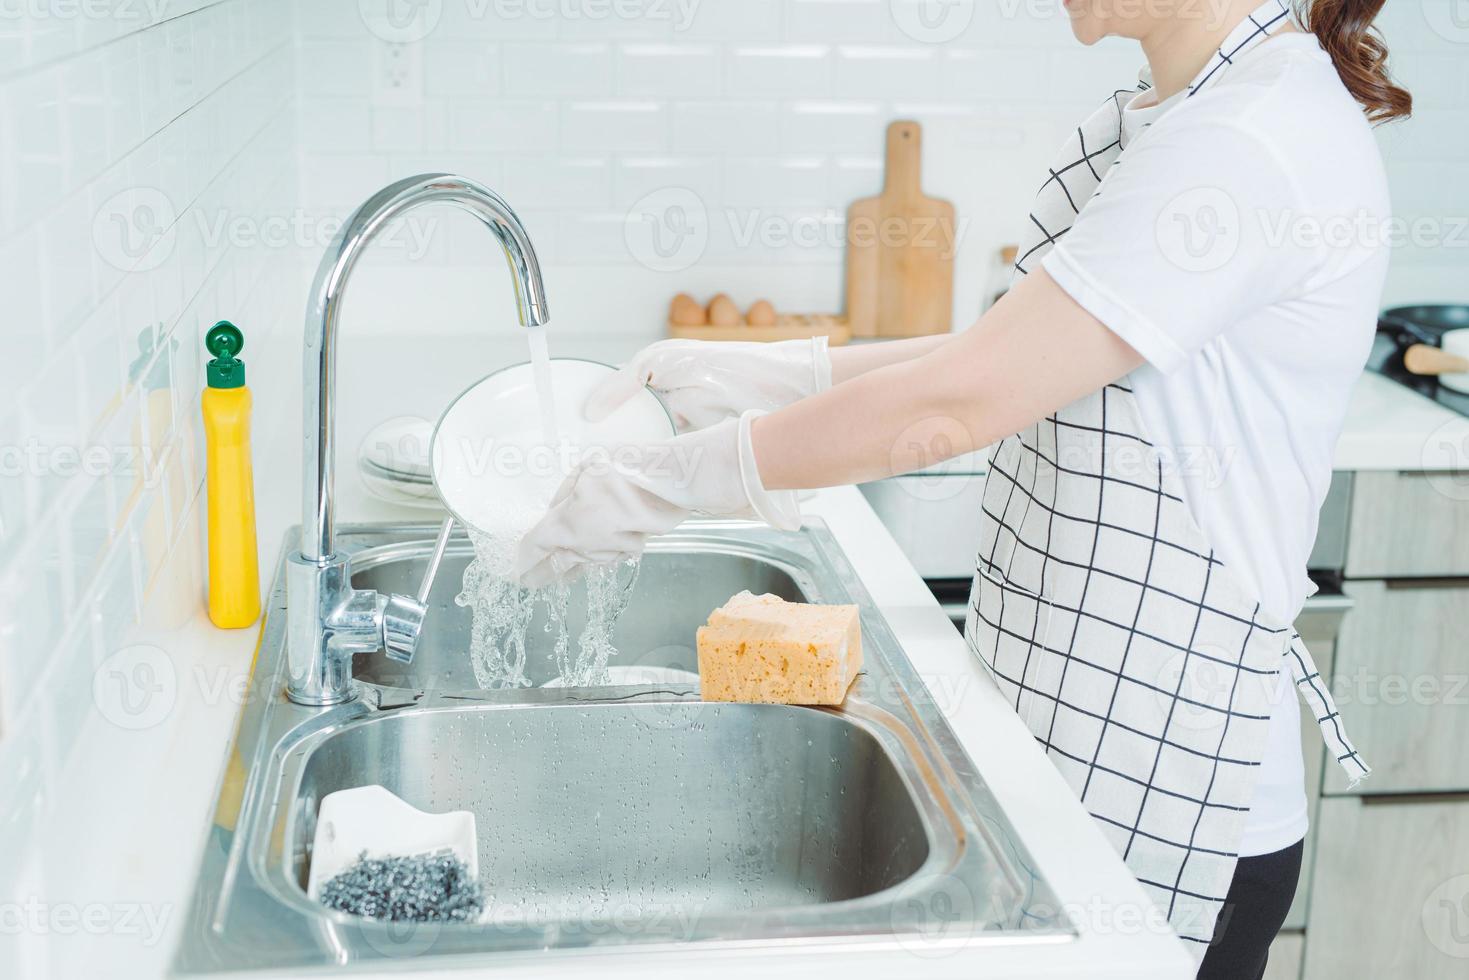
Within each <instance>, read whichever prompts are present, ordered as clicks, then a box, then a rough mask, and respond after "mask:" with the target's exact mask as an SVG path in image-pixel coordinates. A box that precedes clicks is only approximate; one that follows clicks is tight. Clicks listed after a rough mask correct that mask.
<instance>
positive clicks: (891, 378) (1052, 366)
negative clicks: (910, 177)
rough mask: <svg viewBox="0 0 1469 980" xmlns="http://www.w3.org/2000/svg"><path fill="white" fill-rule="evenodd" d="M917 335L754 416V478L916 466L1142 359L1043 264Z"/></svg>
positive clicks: (829, 481)
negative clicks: (891, 357)
mask: <svg viewBox="0 0 1469 980" xmlns="http://www.w3.org/2000/svg"><path fill="white" fill-rule="evenodd" d="M920 339H921V340H923V341H926V342H928V345H929V346H928V347H927V349H921V348H920V345H918V344H913V343H911V342H905V343H903V344H901V345H897V344H895V345H894V346H902V347H904V348H906V349H912V350H914V351H915V352H917V356H914V357H912V358H909V359H904V360H899V361H898V362H896V363H890V364H888V365H887V366H884V367H876V368H875V369H870V370H867V371H865V373H861V374H859V375H858V376H855V377H852V378H850V379H849V380H845V381H842V382H841V383H838V384H837V385H836V386H835V387H833V388H832V389H831V390H829V391H826V392H824V393H822V394H820V395H816V396H815V397H812V398H807V399H804V400H802V401H800V402H797V403H795V404H793V405H790V406H788V407H786V408H783V409H780V410H779V411H776V412H773V413H771V414H770V415H766V416H764V417H762V418H759V419H756V420H755V423H754V427H753V429H752V432H751V438H752V442H753V447H754V452H755V458H756V462H757V464H758V467H759V470H760V479H761V482H762V483H764V485H765V487H766V488H767V489H769V490H798V489H807V488H814V487H829V486H837V485H840V484H845V483H864V482H866V481H869V480H877V479H881V478H883V477H888V476H893V475H895V474H898V473H906V472H910V471H912V470H915V469H921V468H922V467H924V466H930V465H932V464H934V463H936V462H940V461H942V460H944V459H948V458H950V457H952V456H957V455H959V454H960V453H965V452H970V451H972V450H975V449H980V448H982V447H984V446H988V445H990V444H991V443H993V442H995V441H996V440H998V439H1001V438H1003V437H1005V436H1007V435H1010V434H1012V433H1015V432H1019V431H1020V430H1022V429H1024V428H1025V427H1026V426H1029V425H1031V424H1033V423H1035V422H1037V421H1039V420H1040V419H1043V418H1045V417H1046V416H1047V415H1049V414H1051V413H1052V412H1054V411H1055V410H1056V409H1058V408H1061V407H1062V406H1064V405H1067V404H1070V403H1071V402H1073V401H1075V400H1076V399H1078V398H1080V397H1082V396H1083V395H1088V394H1090V393H1092V392H1094V391H1096V390H1097V389H1098V388H1101V387H1102V386H1103V385H1106V384H1107V383H1109V382H1112V381H1115V380H1117V379H1118V378H1120V377H1122V376H1123V375H1125V374H1127V373H1128V372H1129V371H1131V370H1132V369H1133V368H1135V367H1137V366H1138V365H1140V364H1141V363H1142V362H1143V359H1142V357H1141V356H1139V355H1138V353H1137V352H1136V351H1135V350H1133V349H1132V347H1130V346H1129V345H1128V344H1127V343H1126V342H1125V341H1123V340H1122V339H1121V338H1119V337H1118V336H1117V335H1116V334H1115V333H1113V332H1112V331H1111V330H1109V329H1107V328H1106V327H1105V326H1103V325H1102V323H1101V322H1100V321H1099V320H1097V319H1096V318H1095V317H1094V316H1092V315H1091V314H1090V313H1088V312H1087V311H1086V310H1084V309H1082V307H1081V306H1079V305H1078V304H1077V303H1076V301H1075V300H1073V299H1072V298H1071V297H1070V296H1068V295H1067V294H1066V293H1065V292H1064V291H1063V290H1062V289H1061V287H1060V286H1058V285H1056V282H1055V280H1053V279H1052V278H1051V277H1050V275H1049V274H1047V273H1046V272H1045V270H1044V269H1039V270H1037V271H1035V272H1033V273H1031V274H1030V275H1029V276H1027V277H1026V278H1025V279H1024V280H1022V281H1021V282H1020V283H1018V284H1017V285H1016V286H1015V288H1013V289H1011V290H1010V291H1009V292H1008V293H1006V294H1005V296H1004V298H1002V299H1001V300H1000V302H999V303H997V304H996V305H995V306H994V307H993V308H992V309H990V310H989V311H988V312H986V313H985V314H984V316H982V317H980V319H979V321H978V322H977V323H975V324H974V326H972V327H970V328H969V329H968V330H965V331H964V332H963V333H960V334H956V335H951V336H947V337H942V338H938V337H925V338H920ZM874 346H881V345H874ZM853 363H854V364H855V363H856V361H855V360H854V362H853ZM834 366H835V362H834Z"/></svg>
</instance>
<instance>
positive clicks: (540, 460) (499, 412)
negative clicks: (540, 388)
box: [430, 357, 674, 532]
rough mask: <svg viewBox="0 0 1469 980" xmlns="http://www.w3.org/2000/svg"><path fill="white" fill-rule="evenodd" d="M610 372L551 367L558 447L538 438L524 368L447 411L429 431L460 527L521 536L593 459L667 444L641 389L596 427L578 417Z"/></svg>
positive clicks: (556, 361) (530, 375) (666, 426)
mask: <svg viewBox="0 0 1469 980" xmlns="http://www.w3.org/2000/svg"><path fill="white" fill-rule="evenodd" d="M615 370H616V369H615V368H613V367H611V366H609V365H606V364H602V363H600V362H597V361H588V360H582V359H580V358H571V357H559V358H552V359H551V372H550V374H551V385H552V388H553V390H554V392H555V399H556V413H555V418H556V428H557V434H558V436H559V443H558V445H556V446H554V447H551V446H548V445H547V444H546V441H545V439H544V438H543V434H542V425H541V409H540V399H539V396H538V393H537V389H536V384H535V378H534V372H533V371H532V368H531V364H530V362H526V363H523V364H516V365H514V366H512V367H508V368H504V369H503V370H500V371H496V372H495V373H494V374H492V375H490V376H489V377H487V378H484V379H483V380H481V381H479V382H477V383H476V384H475V385H473V386H472V387H470V388H469V389H468V390H467V391H465V392H464V393H462V394H461V395H460V396H459V397H458V398H456V399H454V401H453V402H451V403H450V405H449V407H448V408H447V409H445V410H444V414H443V415H442V416H441V417H440V418H439V423H438V425H437V426H436V427H435V429H434V437H433V444H432V447H431V449H430V456H431V460H432V464H433V476H434V484H435V486H436V487H437V488H438V492H439V496H440V497H441V498H442V499H443V501H444V505H445V506H446V507H448V509H449V512H450V513H452V514H453V515H454V517H455V518H456V519H458V520H459V521H460V523H462V524H464V525H466V526H467V527H471V528H476V529H479V530H482V531H490V532H494V531H498V530H502V529H510V530H513V529H516V528H517V527H518V528H520V529H522V530H523V529H524V526H525V525H526V522H527V520H528V519H530V518H532V517H534V516H535V515H538V514H539V513H540V512H542V511H544V510H545V508H546V506H547V505H548V504H549V503H550V501H551V498H552V497H553V496H554V495H555V493H556V490H557V488H558V487H560V485H561V483H562V481H563V480H564V479H565V478H566V476H567V475H568V474H569V473H570V472H571V470H572V468H573V467H574V465H575V463H576V461H577V460H578V459H581V458H584V457H585V456H586V455H587V454H588V453H589V452H596V451H610V450H613V449H615V448H616V447H618V446H624V445H638V444H644V443H650V442H657V441H659V440H661V439H667V438H669V437H670V436H672V435H673V434H674V427H673V419H672V418H671V417H670V416H669V414H668V410H667V409H666V408H665V407H664V406H663V403H662V402H661V401H659V399H658V396H657V395H655V394H653V392H651V391H649V390H648V389H647V388H644V389H642V391H640V392H639V393H638V394H637V395H635V396H633V397H632V398H631V399H629V400H628V401H627V402H626V403H624V404H623V405H622V406H621V407H619V408H618V409H617V410H616V411H615V412H613V413H612V414H611V415H609V416H608V417H607V418H605V419H603V420H601V421H599V422H588V421H587V420H586V419H585V417H584V416H583V409H584V408H585V406H586V403H587V399H588V398H589V397H590V396H591V394H592V392H593V391H594V390H595V389H596V388H597V386H598V385H600V384H601V383H602V382H603V381H605V380H606V379H607V378H608V377H610V376H611V375H612V374H613V373H614V372H615Z"/></svg>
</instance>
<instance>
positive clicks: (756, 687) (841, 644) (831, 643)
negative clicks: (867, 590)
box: [698, 592, 862, 704]
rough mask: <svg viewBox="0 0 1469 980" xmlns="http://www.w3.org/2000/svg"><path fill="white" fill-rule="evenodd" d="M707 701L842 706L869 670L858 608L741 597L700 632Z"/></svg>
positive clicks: (701, 671)
mask: <svg viewBox="0 0 1469 980" xmlns="http://www.w3.org/2000/svg"><path fill="white" fill-rule="evenodd" d="M698 644H699V686H700V690H701V692H702V694H703V698H704V700H705V701H757V702H763V703H766V704H841V703H842V700H843V699H844V698H845V697H846V696H847V688H849V687H851V686H852V681H853V680H855V679H856V677H857V672H858V671H860V670H861V669H862V628H861V624H860V622H859V619H858V616H857V607H856V606H818V605H811V604H809V603H804V602H786V601H785V600H784V599H782V598H780V597H779V596H774V595H759V596H757V595H753V594H751V593H749V592H741V593H740V594H739V595H737V596H735V597H734V598H732V599H730V600H729V601H728V602H726V603H725V604H724V605H723V606H721V607H720V608H718V609H716V610H714V612H712V613H710V614H709V622H708V624H707V625H705V626H701V627H699V634H698Z"/></svg>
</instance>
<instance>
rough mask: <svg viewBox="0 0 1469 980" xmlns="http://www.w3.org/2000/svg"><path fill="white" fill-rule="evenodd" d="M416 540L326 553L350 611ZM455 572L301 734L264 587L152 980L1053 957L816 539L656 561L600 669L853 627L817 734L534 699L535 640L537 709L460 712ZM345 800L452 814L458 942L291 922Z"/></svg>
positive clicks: (976, 809)
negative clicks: (621, 962) (791, 611)
mask: <svg viewBox="0 0 1469 980" xmlns="http://www.w3.org/2000/svg"><path fill="white" fill-rule="evenodd" d="M432 537H433V528H430V527H426V526H412V525H390V526H385V525H376V526H365V525H363V526H356V527H347V528H343V529H341V530H340V531H339V533H338V541H339V542H340V545H341V547H344V548H347V549H349V550H350V551H351V553H352V572H353V580H354V584H356V585H357V586H359V587H364V588H376V589H379V590H381V591H382V592H394V591H396V592H405V591H412V587H413V586H414V585H416V583H417V582H418V581H419V579H420V577H421V575H422V571H423V566H424V564H425V562H426V560H427V558H428V555H429V552H430V550H431V547H432ZM288 540H294V539H288ZM470 557H471V551H470V549H469V545H468V542H467V541H465V540H457V541H455V542H453V543H452V544H451V546H450V549H449V551H448V553H447V555H446V557H445V561H444V565H443V567H442V570H441V572H440V574H439V576H438V580H437V583H436V585H435V588H434V591H433V593H432V595H431V596H430V602H429V606H430V609H429V615H428V620H427V625H426V627H425V630H424V634H423V636H422V639H421V642H420V646H419V651H418V654H417V657H416V658H415V659H414V661H413V662H412V663H411V664H406V665H405V664H400V663H396V662H393V661H390V660H388V659H387V658H386V657H383V656H381V655H366V656H359V657H358V659H357V661H356V663H355V664H354V675H355V677H356V680H357V682H358V687H359V691H360V696H359V697H358V698H357V699H356V700H354V701H352V702H349V703H347V704H343V705H337V706H333V707H329V708H306V707H302V706H299V705H296V704H293V703H292V702H290V701H288V700H286V698H285V697H284V695H283V694H282V688H283V685H284V674H283V666H284V664H283V661H284V628H285V623H284V618H285V617H284V615H283V613H284V605H283V604H284V592H283V588H282V579H281V576H280V574H279V569H278V574H277V579H276V585H275V587H274V590H273V592H272V595H271V598H270V603H269V606H268V610H267V615H266V621H265V624H264V627H263V631H262V637H261V646H260V650H259V653H258V655H257V659H256V663H255V668H254V673H253V676H252V678H251V685H250V690H249V695H248V696H247V699H246V703H245V706H244V709H243V711H242V713H241V717H240V724H239V729H238V731H237V733H236V737H235V741H234V743H233V745H232V747H231V751H230V756H229V760H228V765H227V768H226V773H225V777H224V780H223V785H222V788H221V792H220V796H219V801H218V805H217V808H216V811H215V814H214V820H213V826H212V828H211V833H210V835H209V838H208V842H207V844H206V850H205V855H204V859H203V863H202V866H201V868H200V872H199V877H198V881H197V883H196V886H195V893H194V898H193V901H192V903H191V905H190V908H189V915H188V921H187V925H186V926H185V930H184V934H183V938H182V941H181V945H180V948H179V950H178V953H177V956H176V960H175V964H174V968H175V971H176V972H179V973H184V974H196V973H212V972H220V971H229V970H245V969H274V970H303V969H309V968H312V967H327V966H335V967H342V966H348V965H353V964H362V965H364V966H365V965H368V964H370V963H372V962H374V961H377V962H379V965H381V961H384V960H389V961H396V963H397V965H398V966H400V967H412V968H416V967H424V968H429V967H433V968H444V967H451V966H457V965H485V964H487V963H491V962H504V961H506V959H507V958H512V957H526V956H545V955H560V954H563V953H564V954H566V955H570V954H571V953H572V952H573V951H575V950H585V949H587V948H589V947H606V946H619V947H629V946H640V947H648V948H649V951H650V952H652V951H654V950H655V949H666V948H687V944H691V943H704V944H716V945H722V946H728V945H730V944H753V945H770V944H815V943H830V942H861V943H868V944H873V945H875V946H879V947H882V946H901V947H904V948H908V949H913V950H915V951H919V952H922V951H925V950H930V949H940V950H942V949H946V948H948V947H950V946H957V945H973V944H982V943H1017V942H1064V941H1067V940H1068V939H1070V938H1072V937H1073V935H1074V933H1073V932H1072V930H1071V927H1070V925H1069V924H1068V922H1067V921H1066V919H1065V917H1064V915H1062V914H1061V911H1060V906H1059V903H1058V901H1057V900H1056V897H1055V896H1054V894H1053V893H1052V891H1051V889H1050V888H1049V887H1048V885H1047V884H1046V883H1045V882H1044V881H1043V880H1042V879H1040V878H1039V877H1038V876H1037V874H1036V873H1035V872H1034V871H1033V870H1032V869H1033V867H1034V865H1033V862H1032V861H1031V860H1030V859H1029V857H1028V855H1027V854H1026V852H1025V849H1024V847H1023V846H1022V845H1021V844H1020V842H1019V840H1018V838H1017V836H1016V835H1015V833H1014V831H1013V829H1012V828H1011V826H1010V825H1009V823H1008V821H1007V820H1006V818H1005V815H1004V814H1003V813H1002V812H1001V810H1000V808H999V806H998V804H997V803H996V801H995V800H994V798H993V796H992V795H991V794H990V792H989V790H988V789H987V787H986V786H985V784H984V781H983V780H982V779H981V778H980V777H979V775H978V774H977V773H976V772H975V771H974V768H973V766H972V764H971V763H970V761H969V759H968V757H967V756H966V755H965V754H964V752H963V750H962V749H961V748H960V747H959V745H958V743H957V742H956V740H955V738H954V736H953V734H952V732H951V731H950V730H949V728H948V726H947V724H946V723H945V722H944V720H943V716H942V713H941V712H940V711H938V710H937V708H936V706H935V705H934V704H933V703H932V702H931V699H930V698H929V695H928V689H927V687H926V686H925V685H924V684H923V682H922V681H921V680H920V679H919V677H918V675H917V674H916V673H915V671H914V669H913V667H912V665H911V664H910V663H909V661H908V659H907V658H906V657H905V656H904V654H903V652H902V650H901V649H900V648H899V647H898V645H897V643H896V641H895V639H894V637H893V635H892V633H891V632H890V631H889V630H888V627H887V625H886V623H885V622H884V621H883V619H882V616H881V614H880V613H879V612H878V611H877V609H876V608H875V606H874V605H873V604H872V602H871V600H870V598H869V597H868V596H867V594H866V592H865V590H864V589H863V587H862V585H861V583H860V581H858V579H857V578H856V576H855V574H854V573H853V572H852V570H851V568H850V566H849V565H848V564H847V561H846V559H845V557H844V556H843V555H842V553H841V551H840V549H839V548H838V547H837V546H836V543H835V541H834V540H833V539H832V537H831V535H830V534H829V533H828V532H827V531H826V530H825V529H824V528H822V527H821V526H819V525H818V526H815V527H808V528H807V529H805V530H803V531H801V532H797V533H783V532H778V531H773V530H770V529H768V528H764V527H757V526H754V525H749V524H744V523H740V522H705V523H694V524H689V525H686V526H685V527H684V528H683V529H680V530H679V531H677V532H675V533H674V534H671V535H668V536H665V537H663V538H660V539H658V540H657V541H656V542H654V545H653V547H652V548H651V549H650V550H649V552H648V554H647V555H646V556H645V558H644V560H643V565H642V570H641V573H640V576H639V578H638V582H637V585H636V587H635V591H634V593H633V597H632V600H631V602H630V604H629V606H628V608H627V610H626V612H625V613H624V615H623V616H622V618H621V620H620V621H619V624H618V627H617V630H616V633H615V634H614V638H615V641H616V645H617V648H618V650H619V651H620V652H619V655H618V658H617V660H616V661H615V662H616V663H618V664H623V665H627V664H637V665H646V666H650V667H672V668H681V669H683V670H688V671H695V670H697V664H696V656H695V649H694V632H695V629H696V628H697V627H698V626H699V625H700V624H702V623H703V621H704V619H705V618H706V617H707V615H708V613H709V611H710V610H711V609H713V608H715V607H716V606H718V605H720V604H722V603H723V602H724V601H725V600H726V599H728V598H729V597H730V596H731V595H733V594H734V593H736V592H738V591H740V590H741V589H749V590H751V591H753V592H772V593H775V594H776V595H779V596H782V597H783V598H786V599H792V600H805V601H812V602H844V603H845V602H850V603H857V604H858V605H859V606H860V607H861V615H862V626H863V641H864V653H865V661H866V663H865V668H864V671H863V673H862V675H861V676H859V678H858V680H857V682H856V684H855V686H854V688H853V689H852V691H851V692H850V693H849V695H848V698H847V701H846V703H845V704H844V705H843V706H842V707H841V708H840V709H821V708H802V707H788V706H781V705H748V704H714V703H707V704H706V703H704V702H702V701H700V700H699V697H698V693H697V687H696V686H692V685H669V684H662V685H642V686H617V687H599V688H556V687H552V688H543V687H540V686H539V685H540V684H543V683H544V682H546V681H548V680H550V679H551V675H552V674H553V673H554V667H553V664H554V658H553V657H552V655H551V651H550V645H551V643H552V640H553V637H552V635H551V634H549V633H547V632H545V631H544V630H542V629H541V628H540V624H539V623H533V624H532V627H531V629H530V631H529V642H528V654H529V656H528V664H527V674H528V676H529V677H530V678H531V680H532V681H533V682H534V684H535V685H537V686H534V687H531V688H526V689H521V690H516V691H486V690H480V689H479V688H478V687H477V686H476V684H475V680H474V674H473V670H472V669H471V667H470V664H469V654H468V646H469V613H468V610H467V609H464V608H462V607H460V606H458V605H456V604H455V602H454V596H455V595H456V593H457V592H458V590H459V583H460V580H461V578H462V574H463V570H464V566H465V564H466V563H467V562H468V561H469V559H470ZM574 615H575V610H573V618H574ZM572 628H573V630H576V629H578V628H579V627H578V625H577V624H576V623H575V622H573V624H572ZM573 635H575V634H574V633H573ZM371 784H380V785H382V786H385V787H387V788H388V789H389V790H391V791H392V792H393V793H396V794H397V795H398V796H400V797H402V798H403V799H404V800H406V801H407V802H409V803H411V804H413V805H414V806H416V807H419V808H421V809H424V810H429V811H443V810H458V809H467V810H471V811H473V812H474V813H475V816H476V820H477V824H478V831H479V844H478V846H479V853H478V858H479V871H480V876H481V880H482V882H483V884H484V890H485V899H486V910H485V915H484V917H483V918H482V919H481V920H480V921H479V922H476V923H473V924H461V923H417V924H410V923H398V924H390V923H381V922H376V921H373V920H368V919H361V918H357V917H354V916H351V915H346V914H343V913H339V912H335V911H332V910H329V909H326V908H325V907H323V906H320V905H317V904H315V903H313V902H312V901H311V900H310V899H308V898H307V895H306V892H305V882H306V880H307V876H308V872H309V869H310V862H311V846H312V840H313V837H314V833H315V820H316V814H317V810H318V807H319V804H320V801H321V800H322V798H323V797H325V796H326V795H327V794H329V793H332V792H334V791H336V790H340V789H348V788H351V787H356V786H363V785H371ZM548 951H550V952H549V953H548Z"/></svg>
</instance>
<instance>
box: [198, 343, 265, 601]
mask: <svg viewBox="0 0 1469 980" xmlns="http://www.w3.org/2000/svg"><path fill="white" fill-rule="evenodd" d="M204 346H205V347H206V348H208V350H209V353H211V354H213V355H214V358H213V359H212V360H211V361H210V362H209V366H208V368H207V369H206V372H205V374H206V378H207V380H208V383H209V387H207V388H205V389H204V394H203V395H202V397H201V399H200V403H201V407H202V410H203V413H204V440H205V447H206V450H205V452H206V457H207V460H206V464H205V494H206V495H207V497H208V499H209V618H210V620H211V621H213V623H214V625H215V626H218V627H220V628H221V629H240V628H243V627H246V626H249V625H251V624H252V623H254V622H255V620H257V619H259V618H260V558H259V554H258V552H257V550H256V546H255V478H254V475H253V473H252V472H251V468H250V389H249V388H246V387H245V362H244V361H241V360H240V359H239V358H238V357H236V356H235V355H237V354H239V353H240V350H241V348H243V347H244V346H245V335H244V334H243V333H241V332H240V328H239V327H237V326H235V325H234V324H233V323H230V322H229V321H228V320H221V321H219V322H218V323H216V324H215V325H214V326H212V327H210V328H209V332H208V333H207V334H205V335H204Z"/></svg>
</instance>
